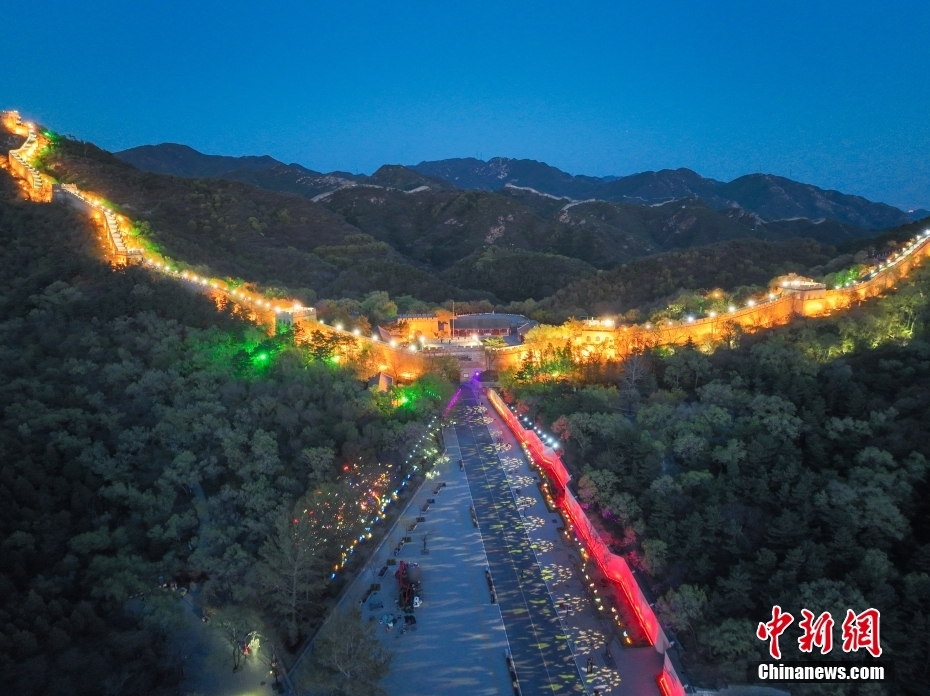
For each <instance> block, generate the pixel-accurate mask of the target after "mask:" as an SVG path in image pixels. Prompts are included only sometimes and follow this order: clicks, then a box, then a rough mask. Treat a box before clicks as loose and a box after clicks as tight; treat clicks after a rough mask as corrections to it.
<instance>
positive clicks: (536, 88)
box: [0, 0, 930, 209]
mask: <svg viewBox="0 0 930 696" xmlns="http://www.w3.org/2000/svg"><path fill="white" fill-rule="evenodd" d="M3 16H4V25H5V28H6V31H4V41H3V42H2V44H0V106H2V108H19V109H20V110H21V111H22V112H23V114H24V115H25V116H27V117H30V118H35V119H38V120H39V121H40V122H43V123H45V124H47V125H48V126H50V127H52V128H54V129H56V130H58V131H60V132H63V133H69V134H74V135H76V136H78V137H80V138H82V139H88V140H92V141H94V142H96V143H98V144H100V145H102V146H103V147H106V148H108V149H111V150H118V149H123V148H127V147H132V146H134V145H141V144H146V143H160V142H181V143H186V144H188V145H191V146H192V147H195V148H197V149H198V150H201V151H204V152H208V153H216V154H232V155H239V154H270V155H272V156H274V157H276V158H278V159H281V160H284V161H286V162H299V163H301V164H303V165H305V166H308V167H311V168H313V169H317V170H321V171H330V170H333V169H342V170H348V171H353V172H355V171H358V172H365V173H370V172H372V171H373V170H374V169H376V168H377V167H378V166H380V165H381V164H384V163H401V164H415V163H417V162H420V161H422V160H430V159H441V158H446V157H468V156H472V157H474V156H479V157H482V158H483V159H488V158H490V157H494V156H502V157H517V158H523V157H526V158H532V159H537V160H542V161H545V162H548V163H549V164H552V165H554V166H557V167H560V168H562V169H565V170H566V171H569V172H571V173H574V174H594V175H605V174H614V175H623V174H630V173H634V172H637V171H642V170H646V169H659V168H663V167H673V168H674V167H682V166H683V167H690V168H692V169H694V170H696V171H698V172H700V173H701V174H703V175H705V176H711V177H715V178H718V179H731V178H734V177H736V176H739V175H741V174H747V173H751V172H759V171H763V172H770V173H774V174H780V175H784V176H791V177H792V178H794V179H798V180H802V181H806V182H809V183H813V184H816V185H818V186H823V187H826V188H837V189H839V190H842V191H845V192H848V193H856V194H860V195H863V196H866V197H868V198H871V199H873V200H882V201H885V202H888V203H891V204H894V205H898V206H900V207H903V208H905V209H907V208H913V207H926V208H930V45H928V42H927V38H928V36H930V31H928V29H930V3H928V2H927V1H926V0H917V1H913V2H911V1H903V0H902V1H895V0H891V1H889V2H863V1H859V2H856V1H855V0H853V1H852V2H851V1H850V0H845V1H843V2H840V1H834V0H822V1H818V0H803V1H800V2H798V1H794V0H778V1H777V2H773V1H769V0H752V1H751V2H747V1H746V0H740V1H739V2H730V1H726V2H715V1H713V0H708V1H707V2H695V1H694V0H689V1H687V2H684V1H681V2H679V1H662V0H657V1H654V2H646V1H642V0H641V1H638V2H633V1H630V0H614V1H611V2H607V1H602V2H585V1H578V0H576V1H575V2H564V1H563V2H545V1H540V0H534V1H533V2H501V1H500V0H498V2H484V1H479V0H470V1H469V2H459V3H453V2H447V1H444V2H435V1H434V2H388V1H387V0H378V1H369V0H364V1H363V0H342V1H341V2H328V1H327V2H294V3H280V2H249V3H241V2H229V1H224V2H196V1H193V2H192V1H191V0H184V1H183V2H179V1H176V0H158V2H149V1H134V2H125V1H121V2H93V1H92V0H91V1H89V2H86V3H75V2H68V3H63V2H57V1H51V2H44V3H40V4H38V5H36V6H35V7H34V9H33V11H32V12H30V6H29V5H28V4H18V5H7V6H5V8H4V10H3Z"/></svg>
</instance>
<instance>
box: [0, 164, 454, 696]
mask: <svg viewBox="0 0 930 696" xmlns="http://www.w3.org/2000/svg"><path fill="white" fill-rule="evenodd" d="M129 176H132V174H130V175H129ZM144 176H148V175H144ZM0 186H2V187H3V188H2V190H0V265H2V267H3V268H4V269H5V270H4V273H3V274H2V276H0V354H2V356H3V359H2V360H0V548H2V552H0V591H2V594H3V597H4V602H3V608H2V609H0V647H2V650H0V683H2V684H3V687H4V693H16V694H22V695H24V696H26V695H30V694H36V695H39V694H42V695H45V694H87V695H94V696H96V695H99V694H106V693H111V694H117V693H118V694H139V695H140V696H141V695H143V694H145V695H150V694H166V695H167V694H175V693H177V691H176V689H177V684H178V682H179V680H180V677H181V673H180V669H181V664H182V658H183V657H184V656H183V655H180V654H178V653H177V652H176V651H175V650H174V648H173V645H172V642H171V638H170V637H171V635H172V631H173V630H174V629H175V628H176V627H177V626H178V625H179V623H180V622H181V612H182V611H184V610H183V607H184V606H186V605H185V604H184V603H183V602H181V600H180V598H179V593H178V592H175V591H172V590H171V589H170V588H162V587H161V586H162V585H166V586H167V585H169V584H170V583H172V582H178V583H179V585H181V586H183V587H187V586H188V583H189V582H190V581H191V580H192V579H196V580H197V581H198V587H199V590H198V593H197V599H198V606H200V607H202V608H204V609H205V611H206V612H207V613H210V614H213V613H214V612H218V613H216V614H215V617H214V621H215V622H216V623H219V624H222V622H223V617H224V616H227V615H228V613H229V612H230V611H231V609H241V610H248V611H251V612H252V613H253V615H254V616H257V617H259V620H261V619H262V618H263V620H264V622H265V625H266V626H270V627H271V628H270V635H272V636H275V638H274V640H275V641H278V645H279V646H286V645H292V644H294V642H295V641H297V640H298V639H299V637H300V636H302V635H306V633H307V631H308V630H309V629H310V627H312V625H313V622H314V621H315V620H316V619H317V618H318V617H319V615H320V613H321V611H322V610H323V602H324V601H325V599H326V597H327V596H328V595H329V594H330V593H331V592H333V591H334V590H335V589H336V587H337V586H336V585H333V584H330V582H329V579H330V574H331V572H332V568H333V566H334V563H336V564H338V563H339V558H340V553H345V551H344V550H341V548H340V546H341V545H342V546H343V547H344V548H345V549H347V548H349V543H350V541H351V540H354V539H357V538H358V536H359V534H360V533H361V532H363V531H364V528H365V527H371V525H372V519H371V515H370V514H369V517H368V518H367V519H366V518H365V516H364V515H365V514H366V513H363V512H362V511H361V509H360V508H359V506H358V503H359V501H360V499H361V500H364V496H360V495H359V493H358V491H353V492H352V494H351V496H350V495H349V490H350V488H351V487H352V486H358V485H360V484H362V485H364V486H365V487H366V489H367V487H368V485H369V484H370V482H372V481H376V480H381V477H383V479H384V481H386V482H389V483H386V484H385V485H396V481H397V478H398V477H400V476H402V475H403V474H402V473H401V470H400V469H399V463H400V462H402V461H404V460H405V458H406V455H407V453H408V452H409V450H410V447H411V443H412V442H413V441H415V440H416V439H418V438H419V437H420V435H421V434H422V433H423V426H422V425H421V423H422V420H423V418H424V416H425V415H427V414H429V413H430V412H431V409H433V408H435V407H436V406H437V405H438V403H439V401H440V399H442V398H443V397H444V396H445V395H447V394H448V392H447V391H446V390H445V388H444V387H443V386H442V385H441V384H433V385H432V386H430V387H429V388H428V389H424V390H422V393H421V392H419V391H417V389H418V387H416V385H415V386H414V387H412V389H414V391H416V393H418V394H420V397H421V398H418V399H416V400H413V399H411V403H410V405H409V406H406V407H404V408H398V409H395V408H394V407H392V405H391V403H390V400H389V399H386V398H383V397H378V396H377V395H375V394H374V393H372V392H369V391H368V390H367V389H366V388H365V385H364V384H362V383H360V382H358V381H357V380H356V379H355V377H354V376H353V374H352V373H351V372H349V371H347V370H344V369H341V368H338V367H334V366H333V365H332V364H331V363H329V362H321V361H318V360H313V359H311V357H309V356H308V355H306V354H304V353H303V352H301V351H298V350H297V349H294V348H290V347H288V345H289V343H288V342H287V341H286V340H278V339H268V337H267V336H266V335H265V334H264V333H262V332H261V331H259V330H257V329H255V328H253V327H250V326H249V325H248V324H245V323H244V322H242V321H240V320H238V319H237V318H235V317H234V316H231V315H230V314H228V313H223V312H217V310H216V308H215V306H214V305H213V304H212V303H211V302H210V300H208V299H207V298H206V297H202V296H199V295H195V294H191V293H190V292H188V291H186V290H185V289H183V288H182V287H180V286H179V285H178V284H176V283H174V282H172V281H170V280H163V279H160V278H159V277H156V276H152V275H150V274H149V273H147V272H146V271H145V270H143V269H141V268H129V269H124V270H118V271H114V269H112V268H109V267H107V266H105V265H103V264H102V263H101V262H100V261H98V260H97V259H98V258H99V254H98V252H99V250H97V249H95V248H94V247H93V245H94V244H95V238H96V235H95V232H94V229H93V227H92V226H91V225H90V223H89V221H88V220H87V219H86V218H84V217H83V216H81V215H80V214H78V213H76V212H73V211H70V210H68V209H66V208H64V207H62V206H56V205H35V204H31V203H20V202H11V200H10V196H11V192H12V188H11V183H10V180H9V178H8V177H6V176H2V177H0ZM390 482H394V483H390ZM369 502H371V501H369ZM294 510H297V511H298V512H297V513H295V512H294ZM300 511H308V513H309V516H305V515H303V514H301V512H300ZM295 514H296V516H297V517H298V518H299V519H300V525H299V528H297V527H294V526H293V525H292V523H291V520H292V519H293V518H294V516H295ZM295 544H296V546H295ZM295 548H296V549H298V550H299V553H298V554H296V556H295V554H294V550H295ZM295 558H296V561H295ZM295 562H299V566H297V567H298V571H299V572H298V573H297V574H296V575H295V574H293V571H294V569H295V566H294V563H295ZM289 563H290V569H291V574H290V575H287V574H286V568H287V567H288V564H289ZM288 579H290V580H288ZM289 581H290V582H291V585H288V582H289ZM295 582H296V583H297V584H296V585H293V583H295ZM138 593H144V599H143V598H138V597H137V598H136V599H130V598H131V597H133V596H137V595H138ZM254 626H255V623H254V622H253V623H251V627H253V628H254ZM240 628H241V627H240ZM247 629H248V626H247Z"/></svg>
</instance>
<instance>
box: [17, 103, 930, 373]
mask: <svg viewBox="0 0 930 696" xmlns="http://www.w3.org/2000/svg"><path fill="white" fill-rule="evenodd" d="M0 123H2V125H3V127H4V128H5V129H6V130H7V131H9V132H11V133H14V134H16V135H20V136H23V137H25V138H26V140H25V142H24V143H23V144H22V145H21V146H20V147H19V148H16V149H13V150H10V153H9V164H8V166H9V170H10V172H11V173H12V174H13V175H14V176H15V177H16V178H17V179H18V180H19V182H20V185H21V187H22V190H23V195H24V196H25V197H26V198H27V199H29V200H31V201H35V202H41V203H49V202H60V203H64V204H67V205H70V206H72V207H75V208H77V209H79V210H81V211H83V212H86V213H87V214H88V215H90V216H91V217H92V218H93V220H94V221H95V222H96V223H97V224H98V225H99V226H100V228H101V233H102V235H103V237H104V239H105V240H106V241H107V245H108V249H109V252H110V256H111V260H112V261H113V263H114V264H116V265H125V264H130V263H142V264H145V265H146V266H147V267H149V268H150V269H151V270H153V271H155V272H158V273H161V274H164V275H167V276H170V277H172V278H174V279H176V280H178V281H180V282H184V283H186V284H188V285H190V286H191V287H192V288H196V289H198V290H200V291H202V292H206V293H208V294H210V295H211V296H212V297H213V299H214V301H215V303H216V304H217V306H218V307H219V306H225V305H227V304H229V303H232V304H233V305H235V306H237V307H239V308H241V309H242V310H244V313H245V315H246V316H247V317H248V318H249V319H251V320H252V321H255V322H257V323H260V324H262V325H265V326H266V327H268V329H269V331H271V332H274V331H276V330H278V328H279V327H282V326H285V327H288V328H291V329H293V331H294V336H295V340H296V341H297V342H298V343H306V342H308V341H310V340H311V339H312V334H313V333H314V332H319V333H321V334H323V335H327V336H339V337H340V339H341V341H340V343H341V345H342V347H341V348H340V350H341V352H342V357H344V359H345V360H347V361H348V360H350V359H353V358H356V359H357V358H359V356H361V357H362V358H364V359H363V360H362V362H363V363H364V364H362V365H358V368H357V369H359V370H360V371H361V372H366V373H370V374H365V375H363V376H366V377H371V376H373V375H375V374H376V373H378V372H385V373H388V374H390V375H391V376H392V377H393V378H394V379H400V380H410V379H414V378H415V377H417V376H419V375H421V374H423V373H424V372H426V371H429V370H430V369H432V368H433V367H434V365H433V362H434V360H435V358H437V357H440V356H443V355H446V356H449V357H452V358H453V359H455V360H458V361H460V363H461V365H460V367H461V368H462V369H461V371H460V374H461V377H462V379H463V380H464V379H468V378H469V377H470V376H471V375H472V373H473V371H475V370H482V369H484V368H485V367H486V366H489V365H493V367H494V368H495V369H497V370H504V369H508V368H517V367H519V366H520V365H522V364H523V363H524V361H525V360H526V359H527V357H530V358H532V357H533V353H534V352H537V351H539V350H540V349H542V348H543V347H544V346H545V343H543V342H537V341H535V340H534V337H533V336H532V334H531V335H530V336H529V337H528V338H529V340H528V341H527V342H526V343H521V344H520V345H516V346H507V347H486V348H485V347H481V346H474V347H472V348H467V347H464V346H461V345H459V346H454V345H451V344H450V343H446V344H440V345H431V346H425V347H424V346H422V345H418V344H417V343H416V342H415V341H411V342H403V341H397V342H395V341H392V340H389V341H384V340H380V338H379V335H378V334H377V333H375V334H373V335H372V336H365V335H360V334H359V333H358V332H352V331H347V330H343V329H341V327H339V326H329V325H327V324H325V323H323V322H320V321H317V319H316V315H315V312H314V310H313V309H312V308H307V307H303V306H302V305H301V304H300V303H298V302H295V301H292V300H280V299H270V298H267V297H264V296H262V295H260V294H259V293H255V292H249V291H246V290H244V289H242V288H243V286H238V287H234V286H233V285H231V284H230V283H229V282H228V281H225V280H222V279H218V278H207V277H201V276H199V275H197V274H196V273H193V272H191V271H188V270H181V264H179V263H177V262H173V261H171V260H169V259H167V258H165V257H163V256H161V255H159V254H156V253H150V252H146V251H145V250H144V249H142V248H140V247H139V246H137V245H135V244H134V243H133V241H131V235H129V232H130V231H131V229H132V222H131V221H130V220H129V219H128V218H127V217H126V216H124V215H122V214H121V213H119V212H117V211H115V210H113V208H112V207H111V206H110V205H108V204H107V203H106V202H105V201H103V200H102V199H101V198H99V197H98V196H95V195H94V194H92V193H88V192H86V191H81V190H80V189H78V188H77V187H76V186H73V185H69V184H59V183H56V182H54V181H53V180H52V179H51V178H50V177H49V176H48V175H47V174H45V173H44V172H41V171H39V170H38V169H37V168H36V167H35V166H34V164H33V162H34V160H35V158H36V157H37V156H38V155H39V153H41V152H42V151H43V149H44V148H46V147H47V146H48V145H49V142H50V141H49V139H48V138H47V137H46V135H45V134H43V133H42V132H41V131H39V130H38V129H37V128H36V126H35V125H34V124H32V123H24V122H23V121H22V120H21V119H20V117H19V114H18V112H16V111H4V112H3V113H2V115H0ZM928 254H930V231H925V232H923V233H922V234H921V235H919V236H917V237H915V238H914V239H912V240H911V241H910V242H909V243H908V244H906V245H905V246H904V247H903V248H901V249H900V250H898V251H897V252H895V254H894V255H893V256H891V257H890V258H888V259H887V260H885V261H883V262H881V263H880V264H878V265H876V266H875V267H873V268H871V269H870V270H869V271H868V272H867V273H866V274H865V275H864V276H863V277H861V278H860V279H858V280H856V281H853V282H850V283H848V284H847V285H845V286H844V287H841V288H833V289H827V288H825V287H824V286H823V285H821V284H817V283H812V282H810V281H808V280H807V279H796V280H786V281H785V282H783V283H781V284H778V285H776V286H774V287H772V288H771V289H770V292H769V293H768V294H767V295H765V296H762V297H759V298H756V299H750V300H749V301H748V302H747V303H746V304H745V305H743V306H741V307H735V306H730V307H729V308H728V310H727V311H726V312H720V313H714V312H709V313H707V314H706V315H704V316H701V317H688V318H687V319H685V320H684V321H671V320H668V321H664V322H659V323H656V324H650V323H645V324H634V325H616V324H615V323H614V322H613V321H612V320H609V319H607V320H587V321H582V322H569V323H567V324H566V325H564V327H563V329H564V330H563V331H562V333H561V335H560V336H559V338H558V342H559V344H560V346H559V347H561V345H571V346H572V348H573V349H574V350H575V352H576V355H577V356H578V357H579V358H580V359H581V360H584V359H586V358H588V357H590V356H596V357H597V358H598V359H604V360H610V361H622V360H623V359H624V358H625V357H627V356H628V355H630V354H632V353H635V352H637V351H641V350H643V349H646V348H650V347H656V346H674V345H684V344H687V343H689V342H690V343H693V344H695V345H698V346H701V345H705V344H715V343H717V342H720V341H722V340H725V339H726V338H727V337H728V335H730V334H732V332H734V331H742V332H753V331H758V330H761V329H767V328H772V327H775V326H779V325H783V324H787V323H789V322H790V321H792V320H793V319H794V318H795V317H816V316H824V315H829V314H832V313H834V312H839V311H843V310H846V309H848V308H850V307H851V306H853V305H854V304H856V303H859V302H862V301H864V300H867V299H869V298H872V297H877V296H880V295H882V294H883V293H884V292H886V291H887V290H888V289H891V288H894V287H895V285H896V284H897V283H898V281H899V280H901V279H902V278H904V277H906V276H907V275H908V273H910V271H911V270H912V269H913V268H914V267H915V266H916V265H918V264H919V263H921V262H922V261H923V257H925V256H927V255H928ZM356 362H358V361H357V360H356Z"/></svg>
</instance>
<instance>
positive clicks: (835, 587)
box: [504, 268, 930, 694]
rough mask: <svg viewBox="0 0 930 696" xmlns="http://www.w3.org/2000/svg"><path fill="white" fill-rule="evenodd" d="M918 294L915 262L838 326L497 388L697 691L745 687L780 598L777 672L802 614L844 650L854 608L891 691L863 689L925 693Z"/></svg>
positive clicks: (926, 273) (923, 273) (923, 286)
mask: <svg viewBox="0 0 930 696" xmlns="http://www.w3.org/2000/svg"><path fill="white" fill-rule="evenodd" d="M928 299H930V269H926V268H925V269H921V270H919V271H917V272H916V273H915V274H914V276H913V277H912V278H911V279H910V280H909V281H908V282H906V283H902V284H900V285H899V288H898V290H897V291H896V292H895V293H893V294H891V295H889V296H887V297H885V298H882V299H880V300H877V301H873V302H870V303H867V304H865V305H863V306H861V307H859V308H857V309H855V310H853V311H851V312H850V313H849V314H846V315H843V316H841V317H837V318H830V319H818V320H800V321H798V322H797V323H794V324H792V325H791V326H790V327H782V328H780V329H776V330H772V331H769V332H767V333H763V334H756V335H751V336H749V335H747V336H743V337H741V338H740V339H738V340H737V341H735V342H734V345H732V347H728V346H721V347H719V348H718V349H717V350H716V352H714V353H713V354H710V355H707V354H704V353H702V352H700V351H699V350H697V349H696V348H695V347H693V346H685V347H681V348H677V349H674V350H671V349H666V350H657V351H655V352H651V353H646V354H643V355H637V356H634V357H633V358H632V359H631V360H629V361H628V362H627V363H626V365H624V368H623V372H622V375H621V376H620V378H619V380H617V381H616V382H614V383H607V384H604V383H602V384H591V383H587V384H586V383H585V382H584V381H582V380H581V379H580V376H581V374H582V373H581V372H577V373H576V374H575V377H574V378H573V377H569V378H567V379H565V378H562V379H560V380H554V379H548V381H547V382H546V383H540V382H535V381H531V380H527V379H525V378H526V377H527V373H526V371H524V372H523V373H522V374H521V373H520V372H516V373H513V374H510V375H505V377H504V382H505V384H506V387H507V390H508V391H509V395H510V397H511V398H515V399H516V400H517V403H518V404H519V407H520V409H521V410H522V411H524V412H526V413H529V414H531V415H532V416H533V417H534V418H535V419H536V420H537V422H539V423H541V424H542V425H544V426H545V427H546V428H549V429H551V430H552V431H554V432H556V433H558V434H559V436H560V437H561V438H562V440H563V441H565V444H566V453H567V454H566V457H567V462H568V464H569V465H570V467H571V468H572V469H573V471H574V481H575V483H574V484H573V485H575V486H576V488H577V493H578V494H579V496H580V498H581V499H582V500H583V501H584V502H585V503H586V504H587V505H589V506H590V509H591V511H592V514H593V516H594V517H595V518H596V519H598V524H600V525H602V526H603V527H604V529H605V531H606V533H607V534H608V535H609V536H610V537H611V538H612V540H613V541H612V544H613V547H614V548H615V549H616V550H617V551H618V552H620V553H623V554H625V555H626V557H627V558H628V559H629V560H630V561H631V563H633V565H634V566H636V567H638V568H639V569H640V570H641V571H642V572H643V573H645V576H646V577H648V578H650V580H649V583H648V584H650V585H651V591H652V592H653V594H654V596H655V597H656V599H657V607H658V609H659V612H660V616H661V618H662V620H663V622H664V623H665V624H666V625H667V626H668V627H669V630H670V631H671V632H672V633H673V635H674V636H675V637H676V638H677V640H678V642H679V644H680V645H681V646H682V647H683V650H684V652H683V656H684V660H685V669H686V672H687V674H688V676H689V678H690V680H691V681H692V683H695V684H703V685H708V686H714V685H720V684H725V683H728V682H736V683H739V682H743V681H744V680H745V675H746V662H747V661H748V660H750V659H753V658H755V659H759V658H760V657H761V656H762V654H763V652H764V650H765V648H766V644H764V643H763V642H761V641H759V640H758V639H757V638H756V637H755V630H756V626H757V623H758V622H760V621H767V620H769V619H770V618H771V613H772V606H773V605H774V604H780V605H781V606H782V608H783V609H784V610H785V611H790V612H791V613H792V614H793V615H794V616H795V617H796V618H795V624H794V625H793V626H792V627H791V628H789V630H788V631H787V632H786V633H785V635H784V636H783V637H782V640H781V646H782V651H783V653H784V654H785V655H786V659H797V657H798V656H799V654H800V653H799V652H798V646H797V637H798V636H799V635H800V631H799V630H798V628H797V621H799V620H800V618H801V613H800V610H801V608H808V609H810V610H811V611H813V612H815V615H818V614H820V612H823V611H830V612H831V613H832V615H833V617H834V619H835V620H836V622H837V624H836V628H835V629H834V633H835V645H836V646H838V645H839V639H838V638H837V637H836V636H839V631H840V628H839V626H840V623H842V620H843V618H844V617H845V612H846V609H847V608H853V609H855V610H856V611H857V612H861V611H863V610H864V609H866V608H868V607H875V608H877V609H879V610H880V611H881V641H882V647H883V648H884V650H885V652H884V657H886V658H890V659H892V660H894V661H895V664H896V668H897V671H898V687H897V690H889V691H887V692H881V691H877V690H871V691H870V690H869V688H868V687H862V688H861V691H859V692H858V693H888V694H892V693H894V694H897V693H904V691H903V690H904V689H905V686H904V685H911V686H914V688H923V689H926V688H927V685H930V668H928V662H927V655H928V651H930V639H928V635H930V509H928V507H927V505H926V500H927V497H928V493H930V490H928V463H927V460H928V458H930V437H928V433H930V331H928V327H930V302H928ZM569 352H570V351H569ZM563 357H565V356H563ZM569 375H571V372H569ZM521 377H524V379H522V380H521ZM838 653H839V654H838ZM842 655H843V653H842V652H841V651H840V650H839V647H834V650H833V653H832V654H831V656H830V657H831V658H832V659H836V658H838V657H839V656H842ZM861 657H862V655H861V654H860V656H859V659H861ZM917 685H923V686H920V687H918V686H917ZM802 688H803V687H800V686H798V685H794V686H793V687H792V692H793V693H802ZM818 689H819V690H818ZM808 692H809V693H821V694H840V693H853V691H850V690H839V689H837V688H836V687H835V686H830V687H817V688H814V687H810V689H809V691H803V693H808ZM913 693H925V691H915V692H913Z"/></svg>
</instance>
